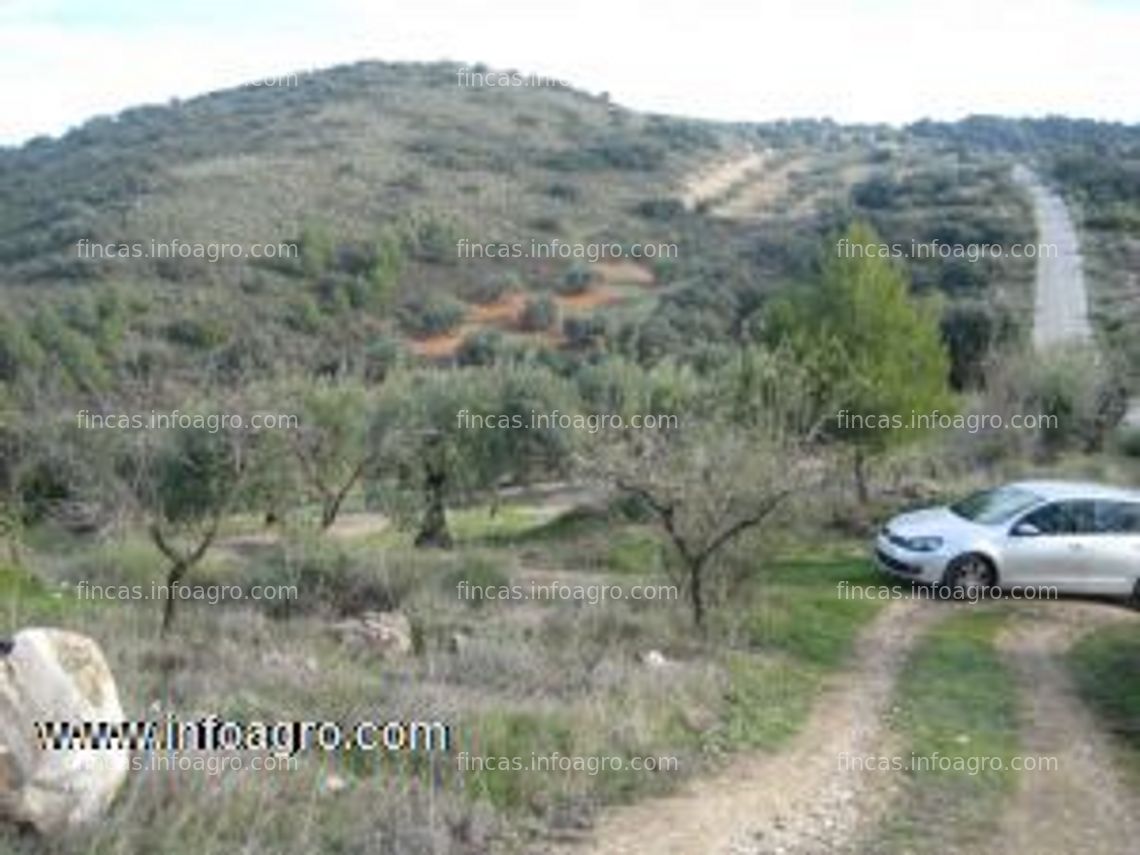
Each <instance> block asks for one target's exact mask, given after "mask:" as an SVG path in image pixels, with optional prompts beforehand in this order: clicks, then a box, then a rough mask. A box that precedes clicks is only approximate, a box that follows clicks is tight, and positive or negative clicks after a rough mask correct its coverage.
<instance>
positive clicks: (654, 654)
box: [641, 650, 669, 668]
mask: <svg viewBox="0 0 1140 855" xmlns="http://www.w3.org/2000/svg"><path fill="white" fill-rule="evenodd" d="M641 662H642V664H643V665H647V666H648V667H650V668H661V667H662V666H665V665H668V664H669V660H668V659H666V658H665V654H664V653H662V652H661V651H660V650H647V651H646V652H645V653H644V654H643V655H642V657H641Z"/></svg>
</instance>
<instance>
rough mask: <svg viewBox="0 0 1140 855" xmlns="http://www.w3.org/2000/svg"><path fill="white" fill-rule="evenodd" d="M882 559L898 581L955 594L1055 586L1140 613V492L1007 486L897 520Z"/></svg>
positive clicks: (880, 546)
mask: <svg viewBox="0 0 1140 855" xmlns="http://www.w3.org/2000/svg"><path fill="white" fill-rule="evenodd" d="M875 557H876V563H877V564H878V565H879V567H880V568H881V569H883V570H885V571H886V572H888V573H890V574H892V575H894V576H897V577H901V578H904V579H912V580H914V581H918V582H927V583H933V584H936V585H944V586H946V587H948V588H951V589H953V588H965V589H969V590H974V589H978V588H985V587H994V586H997V587H1001V588H1005V589H1008V588H1011V587H1014V586H1032V587H1037V586H1049V587H1050V588H1054V587H1055V588H1056V590H1057V591H1058V592H1059V593H1072V594H1088V595H1094V596H1109V597H1128V598H1131V599H1132V600H1133V602H1134V603H1136V604H1140V491H1136V490H1126V489H1121V488H1117V487H1106V486H1102V485H1098V484H1077V483H1069V482H1065V481H1024V482H1020V483H1016V484H1009V485H1007V486H1004V487H998V488H997V489H994V490H986V491H983V492H981V493H976V494H974V495H972V496H970V497H969V498H966V499H963V500H962V501H960V502H958V503H957V504H953V505H948V506H945V507H939V508H930V509H928V510H922V511H915V512H913V513H907V514H902V515H901V516H897V517H895V518H894V519H892V520H891V521H890V522H889V523H887V525H885V526H884V527H883V529H882V531H880V532H879V535H878V538H877V539H876V543H875Z"/></svg>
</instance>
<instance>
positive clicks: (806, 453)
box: [580, 350, 828, 628]
mask: <svg viewBox="0 0 1140 855" xmlns="http://www.w3.org/2000/svg"><path fill="white" fill-rule="evenodd" d="M680 388H681V390H683V388H684V387H680ZM672 389H673V391H674V393H676V392H677V391H678V389H679V387H677V386H673V387H672ZM650 397H652V395H651V396H650ZM674 405H675V406H676V407H677V415H678V416H679V419H678V421H677V423H676V424H671V425H670V426H668V427H665V428H659V429H655V430H637V431H631V430H620V431H611V432H609V433H606V434H602V435H599V436H598V437H597V439H596V441H595V442H594V443H593V444H592V445H591V448H590V450H589V453H588V454H586V455H583V456H582V457H581V458H580V466H581V468H582V470H583V472H585V474H586V475H587V476H589V477H591V478H593V479H595V480H600V481H601V482H603V483H604V484H607V485H610V486H612V487H614V488H616V489H617V490H619V491H621V492H623V493H626V494H628V495H631V496H635V497H637V498H638V499H640V500H641V502H642V503H643V504H644V506H645V507H646V508H647V509H648V510H649V511H650V513H651V517H652V519H653V521H654V522H655V523H656V525H657V526H659V527H660V529H661V530H662V532H663V533H664V534H665V536H666V538H667V540H668V542H669V543H670V544H671V545H672V548H673V552H674V553H675V556H676V558H677V559H678V561H677V563H676V565H675V566H676V567H679V570H680V574H679V576H678V578H677V580H676V581H677V582H678V584H679V585H680V586H681V587H682V588H683V589H684V590H685V591H686V593H687V597H688V601H689V606H690V608H691V610H692V617H693V622H694V624H695V625H696V626H697V627H698V628H703V626H704V622H705V616H706V611H707V608H708V591H709V589H710V583H711V581H712V576H713V575H714V574H715V573H716V572H717V571H718V570H719V569H720V568H721V567H722V566H723V564H722V562H720V561H719V558H720V557H721V554H722V552H723V551H724V550H725V549H726V548H727V547H728V546H729V545H731V544H732V543H734V542H735V541H736V540H737V539H738V538H740V537H741V536H742V535H744V534H745V533H746V532H749V531H752V530H754V529H757V528H758V527H761V526H763V525H765V524H766V523H768V522H769V521H770V520H771V519H772V517H773V515H774V514H775V513H776V512H777V511H778V510H780V509H781V507H782V506H783V505H784V504H785V503H786V502H788V501H789V500H790V499H791V498H792V497H794V496H796V495H797V494H798V493H802V492H805V491H808V490H811V489H812V488H813V487H815V486H816V485H818V484H819V483H820V482H821V481H822V479H823V478H824V477H825V475H826V472H827V468H828V464H827V458H826V456H825V453H824V449H823V448H822V447H821V446H820V445H819V443H818V442H817V438H818V433H819V429H820V425H821V424H822V420H821V418H820V415H819V406H818V403H817V402H816V401H815V400H814V399H813V396H812V395H811V394H810V387H809V383H808V378H807V377H806V376H805V372H804V371H803V370H802V369H801V368H800V367H799V366H798V365H797V364H796V363H794V362H793V361H792V360H791V359H790V358H789V357H788V356H787V355H786V354H778V353H776V354H774V353H769V352H765V351H756V350H749V351H744V352H741V353H740V354H739V355H738V356H737V357H736V358H735V359H734V360H733V361H732V362H731V363H730V364H729V365H727V366H725V367H724V368H723V369H721V370H719V371H717V372H714V374H713V375H711V376H709V377H707V378H704V383H703V384H702V385H701V387H699V389H698V390H697V391H695V392H692V393H690V394H689V395H688V396H687V398H686V397H685V396H684V395H682V397H680V398H675V400H674ZM666 424H668V423H666Z"/></svg>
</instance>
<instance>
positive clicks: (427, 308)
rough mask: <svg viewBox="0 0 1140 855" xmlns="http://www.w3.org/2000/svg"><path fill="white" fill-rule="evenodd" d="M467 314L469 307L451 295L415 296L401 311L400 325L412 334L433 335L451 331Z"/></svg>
mask: <svg viewBox="0 0 1140 855" xmlns="http://www.w3.org/2000/svg"><path fill="white" fill-rule="evenodd" d="M466 314H467V307H466V306H464V305H463V304H462V303H460V302H459V301H458V300H455V299H453V298H451V297H446V296H440V295H430V296H419V297H413V298H412V299H410V300H408V301H407V302H406V303H404V304H403V305H402V306H401V307H400V309H399V311H398V316H399V319H400V326H401V327H403V329H404V330H405V331H407V332H408V333H409V334H410V335H417V336H431V335H443V334H444V333H449V332H451V331H452V330H453V329H455V328H456V327H457V326H459V324H460V322H461V321H462V320H463V318H464V317H465V316H466Z"/></svg>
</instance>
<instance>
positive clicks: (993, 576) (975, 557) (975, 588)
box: [942, 552, 997, 595]
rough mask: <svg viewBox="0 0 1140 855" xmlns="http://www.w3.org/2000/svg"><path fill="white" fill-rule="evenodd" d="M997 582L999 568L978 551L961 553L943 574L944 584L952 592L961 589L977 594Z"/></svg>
mask: <svg viewBox="0 0 1140 855" xmlns="http://www.w3.org/2000/svg"><path fill="white" fill-rule="evenodd" d="M996 584H997V570H995V569H994V565H993V563H992V562H991V561H990V560H989V559H988V558H986V556H984V555H979V554H977V553H976V552H971V553H968V554H966V555H959V556H958V557H957V558H955V559H954V560H953V561H951V562H950V564H949V566H948V567H947V568H946V572H945V573H943V574H942V586H943V587H944V588H946V589H947V590H948V591H951V592H953V591H959V590H960V591H965V592H968V593H971V594H975V595H976V594H977V593H978V592H979V591H982V590H984V589H986V588H992V587H994V585H996Z"/></svg>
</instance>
